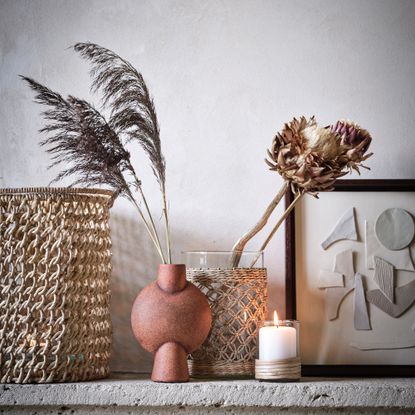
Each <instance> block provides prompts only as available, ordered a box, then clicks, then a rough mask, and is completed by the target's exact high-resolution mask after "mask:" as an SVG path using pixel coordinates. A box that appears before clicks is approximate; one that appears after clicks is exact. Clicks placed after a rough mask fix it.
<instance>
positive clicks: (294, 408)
mask: <svg viewBox="0 0 415 415" xmlns="http://www.w3.org/2000/svg"><path fill="white" fill-rule="evenodd" d="M338 411H339V412H341V413H347V414H366V413H367V414H369V413H376V414H389V413H390V414H396V413H405V414H406V413H408V414H409V413H415V379H401V378H399V379H396V378H394V379H323V378H303V379H302V381H301V382H295V383H268V382H258V381H255V380H223V381H203V380H195V381H192V382H189V383H176V384H163V383H152V382H150V381H149V380H148V375H133V374H113V375H112V376H111V377H110V378H108V379H105V380H99V381H93V382H81V383H61V384H42V385H33V384H30V385H15V384H3V385H0V414H23V413H24V414H39V415H40V414H42V415H43V414H59V413H60V414H77V415H78V414H79V415H81V414H82V415H83V414H134V413H145V414H147V413H148V414H167V413H168V414H175V413H181V414H183V413H189V414H190V413H192V414H202V413H208V414H210V413H212V414H213V413H215V414H219V413H226V414H237V413H243V414H268V413H273V414H277V413H284V414H301V413H313V414H314V413H336V412H338Z"/></svg>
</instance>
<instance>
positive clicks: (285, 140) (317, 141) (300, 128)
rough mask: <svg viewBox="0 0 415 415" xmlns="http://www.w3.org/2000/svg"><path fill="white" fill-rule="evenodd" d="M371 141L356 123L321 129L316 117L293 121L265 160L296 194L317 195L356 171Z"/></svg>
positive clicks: (277, 136) (338, 124)
mask: <svg viewBox="0 0 415 415" xmlns="http://www.w3.org/2000/svg"><path fill="white" fill-rule="evenodd" d="M370 141H371V137H370V134H369V133H368V132H367V131H366V130H364V129H362V128H361V127H360V126H358V125H357V124H355V123H352V122H349V121H338V122H337V123H336V124H335V125H334V126H332V127H325V128H323V127H320V126H319V125H318V124H317V122H316V120H315V118H314V117H311V118H310V119H306V118H305V117H303V116H302V117H300V118H299V119H298V120H297V119H296V118H294V119H293V120H292V121H291V122H290V123H287V124H285V125H284V128H283V129H282V131H281V132H280V133H278V134H277V135H276V136H275V138H274V140H273V143H272V147H271V149H270V150H268V156H269V160H266V162H267V164H268V165H269V166H270V169H271V170H274V171H277V172H278V173H279V174H280V175H281V176H282V178H283V179H284V180H285V181H286V182H288V183H289V184H290V186H291V190H292V191H293V192H294V193H296V194H298V193H301V194H302V193H310V194H312V195H314V196H317V194H318V192H319V191H329V190H332V189H333V185H334V182H335V181H336V180H337V179H338V178H339V177H341V176H344V175H345V174H347V173H348V172H350V171H351V170H352V169H354V170H356V171H357V172H359V167H360V166H361V162H362V161H363V160H366V159H367V158H368V157H370V156H371V154H367V155H365V153H366V151H367V149H368V148H369V145H370Z"/></svg>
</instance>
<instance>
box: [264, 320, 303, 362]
mask: <svg viewBox="0 0 415 415" xmlns="http://www.w3.org/2000/svg"><path fill="white" fill-rule="evenodd" d="M296 356H297V333H296V330H295V328H294V327H287V326H278V325H276V324H275V325H273V326H264V327H262V328H260V329H259V360H283V359H291V358H293V357H296Z"/></svg>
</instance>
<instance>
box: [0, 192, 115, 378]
mask: <svg viewBox="0 0 415 415" xmlns="http://www.w3.org/2000/svg"><path fill="white" fill-rule="evenodd" d="M112 200H113V193H112V192H111V191H105V190H97V189H72V188H30V189H0V382H1V383H46V382H65V381H81V380H90V379H98V378H103V377H105V376H107V375H108V373H109V367H108V362H109V357H110V349H111V320H110V313H109V300H110V291H109V278H110V273H111V262H110V261H111V240H110V231H109V223H108V220H109V208H110V206H111V204H112Z"/></svg>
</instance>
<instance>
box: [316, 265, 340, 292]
mask: <svg viewBox="0 0 415 415" xmlns="http://www.w3.org/2000/svg"><path fill="white" fill-rule="evenodd" d="M318 287H319V288H329V287H344V280H343V274H340V273H339V272H334V271H327V270H325V269H322V270H320V274H319V278H318Z"/></svg>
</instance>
